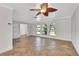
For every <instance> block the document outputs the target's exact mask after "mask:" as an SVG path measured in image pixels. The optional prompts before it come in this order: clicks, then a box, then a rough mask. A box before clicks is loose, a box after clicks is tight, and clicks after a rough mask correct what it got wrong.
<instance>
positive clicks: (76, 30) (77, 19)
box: [71, 6, 79, 54]
mask: <svg viewBox="0 0 79 59" xmlns="http://www.w3.org/2000/svg"><path fill="white" fill-rule="evenodd" d="M71 28H72V29H71V31H72V43H73V45H74V47H75V49H76V51H77V53H78V54H79V6H78V8H77V9H76V10H75V12H74V14H73V16H72V21H71Z"/></svg>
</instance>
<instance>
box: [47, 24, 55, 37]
mask: <svg viewBox="0 0 79 59" xmlns="http://www.w3.org/2000/svg"><path fill="white" fill-rule="evenodd" d="M49 33H50V35H53V36H56V32H55V27H54V26H53V25H50V30H49Z"/></svg>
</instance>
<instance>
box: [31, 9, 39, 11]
mask: <svg viewBox="0 0 79 59" xmlns="http://www.w3.org/2000/svg"><path fill="white" fill-rule="evenodd" d="M30 11H40V9H30Z"/></svg>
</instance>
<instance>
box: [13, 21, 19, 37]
mask: <svg viewBox="0 0 79 59" xmlns="http://www.w3.org/2000/svg"><path fill="white" fill-rule="evenodd" d="M19 37H20V24H19V23H16V22H13V38H19Z"/></svg>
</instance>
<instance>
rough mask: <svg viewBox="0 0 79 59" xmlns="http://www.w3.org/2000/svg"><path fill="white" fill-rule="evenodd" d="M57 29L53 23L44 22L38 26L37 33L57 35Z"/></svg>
mask: <svg viewBox="0 0 79 59" xmlns="http://www.w3.org/2000/svg"><path fill="white" fill-rule="evenodd" d="M55 30H56V29H55V27H54V26H53V25H52V24H50V25H49V26H47V24H42V25H37V26H36V31H37V32H36V33H37V34H43V35H52V36H56V31H55Z"/></svg>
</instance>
